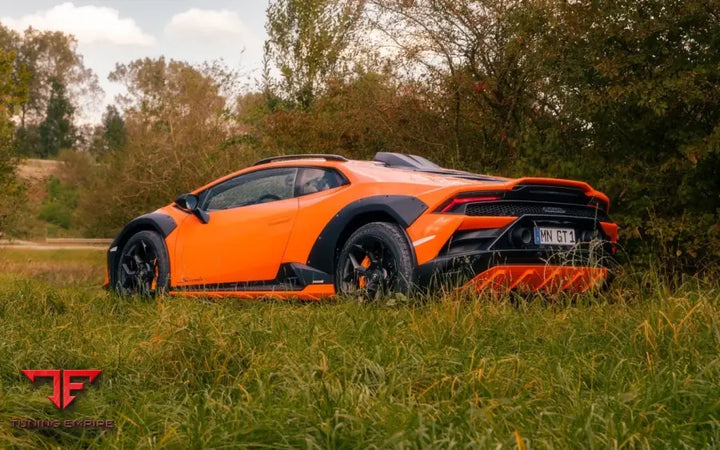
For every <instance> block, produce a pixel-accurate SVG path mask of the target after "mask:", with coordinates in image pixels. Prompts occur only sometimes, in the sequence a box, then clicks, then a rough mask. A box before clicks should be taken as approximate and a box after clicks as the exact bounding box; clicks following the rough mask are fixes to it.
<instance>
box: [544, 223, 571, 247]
mask: <svg viewBox="0 0 720 450" xmlns="http://www.w3.org/2000/svg"><path fill="white" fill-rule="evenodd" d="M535 243H536V244H541V245H575V230H573V229H572V228H545V227H535Z"/></svg>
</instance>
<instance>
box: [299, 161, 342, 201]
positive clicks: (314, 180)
mask: <svg viewBox="0 0 720 450" xmlns="http://www.w3.org/2000/svg"><path fill="white" fill-rule="evenodd" d="M343 184H345V179H344V178H343V177H342V176H341V175H340V174H339V173H337V172H336V171H334V170H331V169H321V168H318V167H304V168H301V169H300V175H299V176H298V183H297V190H296V194H295V196H297V197H299V196H301V195H307V194H312V193H313V192H320V191H325V190H327V189H332V188H336V187H338V186H342V185H343Z"/></svg>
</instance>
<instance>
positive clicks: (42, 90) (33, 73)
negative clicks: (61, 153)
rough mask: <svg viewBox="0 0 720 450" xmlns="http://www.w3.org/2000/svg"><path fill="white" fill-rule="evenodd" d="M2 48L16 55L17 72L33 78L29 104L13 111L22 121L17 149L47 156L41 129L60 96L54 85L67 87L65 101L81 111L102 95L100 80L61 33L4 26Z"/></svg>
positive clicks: (0, 28)
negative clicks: (56, 95) (85, 105)
mask: <svg viewBox="0 0 720 450" xmlns="http://www.w3.org/2000/svg"><path fill="white" fill-rule="evenodd" d="M0 49H4V50H5V51H10V52H14V53H15V54H16V58H15V60H14V63H13V70H14V72H15V73H16V74H26V75H27V76H28V77H29V80H28V83H27V87H28V90H27V101H26V102H24V103H23V104H21V105H20V107H19V108H18V109H17V110H16V111H14V112H13V115H14V116H16V117H17V120H18V122H19V126H18V127H17V130H16V147H17V148H18V151H19V152H20V153H22V154H28V155H41V154H44V153H45V149H43V148H41V146H42V145H43V144H42V139H40V133H39V129H38V127H39V125H40V123H42V122H43V121H44V120H45V119H46V113H47V111H48V107H49V105H48V104H49V102H50V101H51V99H52V98H53V95H55V94H56V93H55V92H54V90H53V82H57V83H60V84H61V85H62V86H63V89H64V91H65V94H64V95H65V98H66V99H67V101H68V102H69V104H70V105H71V106H72V107H73V108H77V107H78V105H79V104H80V103H81V102H84V101H86V100H94V99H95V98H97V97H98V96H99V95H100V94H101V93H102V90H101V89H100V87H99V84H98V80H97V77H96V76H95V74H94V73H93V72H92V71H91V70H90V69H87V68H86V67H85V65H84V63H83V58H82V56H81V55H80V54H79V53H78V52H77V41H76V39H75V38H74V37H73V36H70V35H67V34H64V33H61V32H58V31H38V30H35V29H33V28H28V29H27V30H25V32H24V33H22V34H19V33H16V32H14V31H11V30H8V29H7V28H5V27H3V26H2V24H0Z"/></svg>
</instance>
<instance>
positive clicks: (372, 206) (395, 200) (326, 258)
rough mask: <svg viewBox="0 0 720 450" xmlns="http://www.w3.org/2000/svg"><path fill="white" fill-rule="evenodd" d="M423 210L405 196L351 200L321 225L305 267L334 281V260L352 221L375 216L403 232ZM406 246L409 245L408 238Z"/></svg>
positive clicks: (383, 196) (423, 206) (410, 198)
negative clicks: (389, 219)
mask: <svg viewBox="0 0 720 450" xmlns="http://www.w3.org/2000/svg"><path fill="white" fill-rule="evenodd" d="M427 209H428V205H426V204H425V203H424V202H423V201H422V200H419V199H417V198H415V197H412V196H408V195H375V196H372V197H366V198H363V199H360V200H357V201H354V202H352V203H350V204H348V205H347V206H345V207H344V208H343V209H341V210H340V211H339V212H338V213H337V214H336V215H335V217H333V218H332V219H331V220H330V221H329V222H328V223H327V225H325V228H323V230H322V232H321V233H320V235H319V236H318V237H317V239H316V240H315V244H314V245H313V247H312V249H311V250H310V254H309V255H308V260H307V265H308V266H310V267H313V268H315V269H318V270H321V271H323V272H325V273H328V274H330V275H331V276H333V278H334V274H335V260H336V259H337V256H338V254H339V252H340V248H339V247H340V246H341V245H342V243H343V239H346V238H347V237H348V235H349V233H351V232H352V231H354V230H355V229H356V228H354V227H353V229H349V228H348V226H350V225H352V224H353V221H354V220H355V219H356V218H358V217H361V216H363V215H371V214H373V213H374V214H379V215H383V216H386V217H390V218H391V219H392V220H393V221H394V222H395V223H397V224H398V225H400V226H401V227H403V228H404V229H405V228H407V227H409V226H410V225H412V224H413V222H415V220H417V218H418V217H420V215H421V214H422V213H424V212H425V211H427ZM360 226H362V225H360ZM408 243H410V240H409V238H408ZM410 248H412V245H410Z"/></svg>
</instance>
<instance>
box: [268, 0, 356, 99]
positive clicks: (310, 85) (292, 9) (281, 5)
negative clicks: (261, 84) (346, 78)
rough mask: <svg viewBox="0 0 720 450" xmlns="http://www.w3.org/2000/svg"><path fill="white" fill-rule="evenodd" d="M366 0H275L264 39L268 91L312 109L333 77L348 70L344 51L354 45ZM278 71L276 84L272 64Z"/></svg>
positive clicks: (269, 13)
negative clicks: (278, 77) (278, 76)
mask: <svg viewBox="0 0 720 450" xmlns="http://www.w3.org/2000/svg"><path fill="white" fill-rule="evenodd" d="M364 3H365V2H364V1H357V0H275V1H273V2H271V3H270V6H268V9H267V22H266V25H265V29H266V30H267V34H268V39H267V41H265V61H266V80H265V84H266V86H265V88H266V91H267V92H268V94H270V95H273V96H278V97H280V98H282V99H283V100H285V101H286V102H287V103H288V104H289V105H293V106H298V107H300V108H303V109H308V108H309V107H310V105H311V104H312V103H313V101H314V99H315V97H316V96H317V95H318V93H319V92H320V91H321V90H322V88H323V86H324V83H325V82H326V81H327V80H328V79H329V78H332V77H341V76H343V74H344V72H346V64H347V63H348V60H347V59H344V56H345V54H344V53H345V51H346V50H347V49H348V47H349V46H350V45H351V43H352V42H353V39H354V33H355V31H356V25H357V23H358V22H359V19H360V18H361V16H362V11H363V7H364ZM270 63H272V64H273V65H274V69H276V70H278V71H279V73H280V83H279V89H275V87H274V86H273V81H272V79H271V74H270V70H271V68H270V67H268V65H269V64H270Z"/></svg>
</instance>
